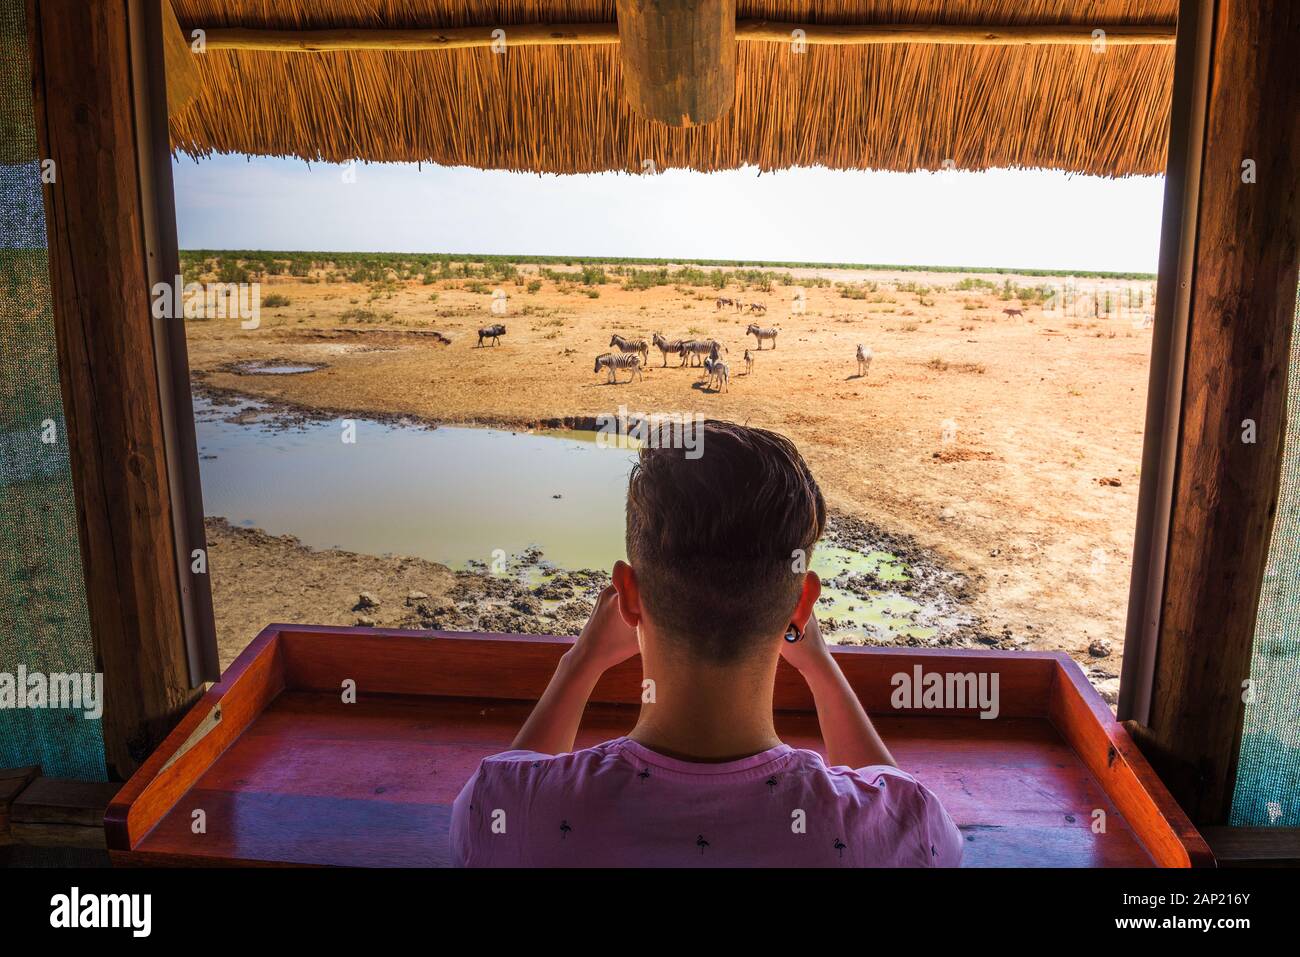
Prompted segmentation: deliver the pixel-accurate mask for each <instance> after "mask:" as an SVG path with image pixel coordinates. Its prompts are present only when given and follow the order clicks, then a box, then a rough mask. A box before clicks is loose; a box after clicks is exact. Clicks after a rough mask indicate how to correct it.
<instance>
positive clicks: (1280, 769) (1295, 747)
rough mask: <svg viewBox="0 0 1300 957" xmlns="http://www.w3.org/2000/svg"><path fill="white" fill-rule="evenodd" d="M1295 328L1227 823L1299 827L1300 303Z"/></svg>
mask: <svg viewBox="0 0 1300 957" xmlns="http://www.w3.org/2000/svg"><path fill="white" fill-rule="evenodd" d="M1295 316H1296V318H1295V325H1294V326H1293V327H1292V329H1293V335H1292V339H1291V371H1290V374H1289V379H1290V381H1289V388H1290V392H1289V397H1288V399H1287V428H1286V449H1285V452H1284V454H1283V458H1282V486H1281V489H1280V492H1279V496H1278V507H1277V518H1276V519H1275V521H1274V524H1273V541H1272V542H1271V543H1270V545H1269V550H1268V568H1267V570H1266V572H1265V574H1264V585H1263V590H1262V592H1261V593H1260V598H1259V618H1258V620H1257V621H1256V623H1255V649H1254V653H1253V655H1252V657H1251V663H1250V677H1251V678H1252V680H1253V681H1254V689H1253V690H1254V695H1253V700H1248V701H1247V704H1246V720H1245V725H1244V727H1243V729H1242V737H1241V754H1240V755H1239V759H1238V767H1237V789H1236V791H1235V793H1234V794H1233V799H1232V821H1231V823H1232V824H1234V825H1238V826H1241V827H1266V826H1269V825H1273V826H1276V827H1300V298H1298V299H1297V302H1296V314H1295Z"/></svg>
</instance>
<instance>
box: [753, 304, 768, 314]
mask: <svg viewBox="0 0 1300 957" xmlns="http://www.w3.org/2000/svg"><path fill="white" fill-rule="evenodd" d="M749 311H750V312H758V313H762V314H763V315H767V306H765V305H763V304H762V303H761V302H751V303H750V304H749Z"/></svg>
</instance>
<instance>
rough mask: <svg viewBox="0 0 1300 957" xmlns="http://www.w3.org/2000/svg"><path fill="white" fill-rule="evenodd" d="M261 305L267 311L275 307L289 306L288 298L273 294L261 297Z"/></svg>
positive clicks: (276, 293)
mask: <svg viewBox="0 0 1300 957" xmlns="http://www.w3.org/2000/svg"><path fill="white" fill-rule="evenodd" d="M262 305H263V306H265V307H266V308H268V309H274V308H275V307H276V306H287V305H289V297H288V296H285V295H282V294H281V293H278V292H273V293H271V294H270V295H269V296H263V297H262Z"/></svg>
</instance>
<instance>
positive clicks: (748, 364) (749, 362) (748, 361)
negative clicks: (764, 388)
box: [745, 349, 754, 375]
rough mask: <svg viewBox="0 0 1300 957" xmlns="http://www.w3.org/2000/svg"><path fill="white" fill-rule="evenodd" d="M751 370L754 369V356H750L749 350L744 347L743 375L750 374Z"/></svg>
mask: <svg viewBox="0 0 1300 957" xmlns="http://www.w3.org/2000/svg"><path fill="white" fill-rule="evenodd" d="M753 371H754V357H753V356H751V355H750V354H749V350H748V349H746V350H745V375H751V374H752V373H753Z"/></svg>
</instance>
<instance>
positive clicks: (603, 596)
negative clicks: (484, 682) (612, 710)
mask: <svg viewBox="0 0 1300 957" xmlns="http://www.w3.org/2000/svg"><path fill="white" fill-rule="evenodd" d="M637 651H638V646H637V638H636V630H635V629H633V628H632V627H631V626H629V625H628V624H627V623H626V622H625V621H624V620H623V618H622V617H621V616H620V615H619V612H618V600H617V593H616V592H615V591H614V586H613V585H609V586H607V587H606V588H605V590H604V591H602V592H601V593H600V597H599V598H598V599H596V608H595V610H593V611H592V613H591V617H590V618H589V619H587V624H586V626H584V627H583V629H582V634H581V635H579V636H578V640H577V641H576V642H575V643H574V645H573V647H572V648H570V649H569V650H568V651H566V652H565V653H564V656H563V657H562V658H560V664H559V666H558V667H557V668H556V669H555V674H553V675H552V676H551V681H550V684H548V685H547V686H546V691H545V692H543V693H542V696H541V698H539V699H538V701H537V706H536V707H535V708H533V712H532V714H530V715H529V716H528V720H527V721H525V722H524V726H523V727H522V728H520V729H519V733H518V734H517V735H515V740H514V743H513V744H512V745H511V749H512V750H515V751H536V752H538V753H539V754H564V753H565V752H567V751H572V750H573V739H574V738H575V737H577V735H578V725H579V724H581V723H582V712H583V711H584V710H585V709H586V707H587V699H588V698H590V697H591V692H592V689H593V688H595V687H596V682H597V681H599V680H600V676H601V675H603V674H604V673H605V672H606V671H607V670H609V669H610V668H612V667H613V666H614V665H616V664H618V663H619V662H621V661H625V660H627V659H628V658H631V657H632V656H633V655H634V654H636V653H637Z"/></svg>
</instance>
